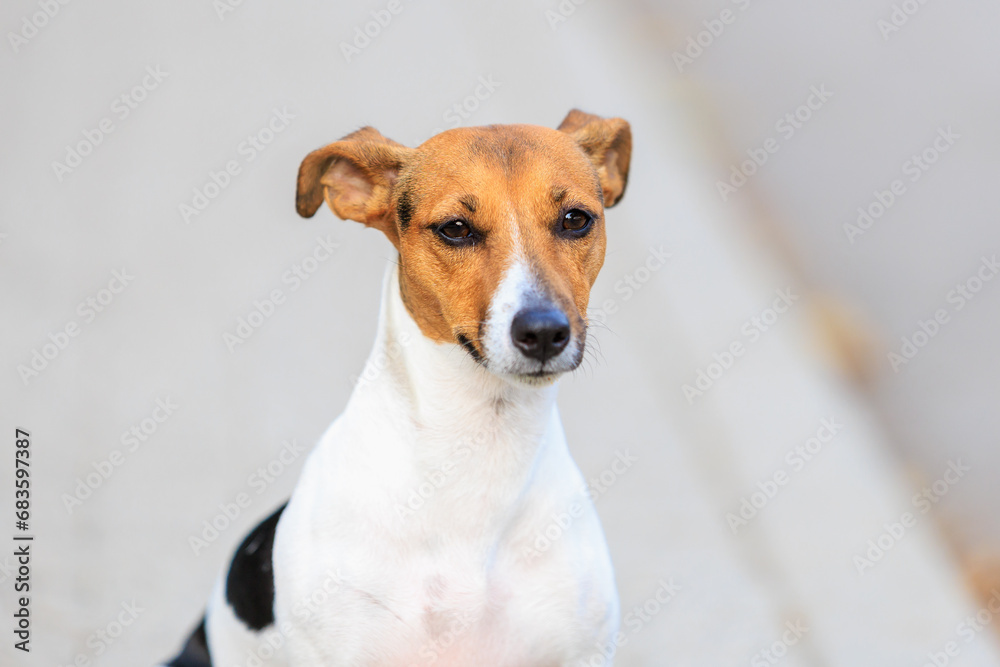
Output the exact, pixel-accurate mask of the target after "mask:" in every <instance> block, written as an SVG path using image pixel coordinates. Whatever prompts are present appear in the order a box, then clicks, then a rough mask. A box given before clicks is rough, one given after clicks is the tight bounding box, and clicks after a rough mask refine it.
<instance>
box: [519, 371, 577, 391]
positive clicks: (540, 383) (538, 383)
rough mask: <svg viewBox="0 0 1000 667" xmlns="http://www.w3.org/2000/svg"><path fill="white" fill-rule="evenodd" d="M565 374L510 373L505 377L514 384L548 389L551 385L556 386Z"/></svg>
mask: <svg viewBox="0 0 1000 667" xmlns="http://www.w3.org/2000/svg"><path fill="white" fill-rule="evenodd" d="M563 372H565V371H562V372H558V373H528V374H523V373H522V374H517V373H510V374H507V375H506V376H505V377H506V378H508V379H509V380H510V381H511V383H513V384H518V385H523V386H526V387H548V386H549V385H552V384H555V383H556V381H557V380H558V379H559V378H561V377H562V375H563Z"/></svg>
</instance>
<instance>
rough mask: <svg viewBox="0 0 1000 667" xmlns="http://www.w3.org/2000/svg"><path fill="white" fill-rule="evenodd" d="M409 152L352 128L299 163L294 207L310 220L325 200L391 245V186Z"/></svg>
mask: <svg viewBox="0 0 1000 667" xmlns="http://www.w3.org/2000/svg"><path fill="white" fill-rule="evenodd" d="M412 154H413V149H412V148H407V147H406V146H403V145H402V144H399V143H396V142H395V141H393V140H392V139H386V138H385V137H383V136H382V135H381V134H380V133H379V131H378V130H376V129H375V128H373V127H363V128H361V129H360V130H358V131H357V132H352V133H351V134H349V135H347V136H346V137H344V138H343V139H341V140H340V141H335V142H334V143H332V144H329V145H328V146H324V147H323V148H320V149H318V150H315V151H313V152H312V153H310V154H309V155H307V156H306V158H305V159H304V160H303V161H302V165H301V166H300V167H299V179H298V189H297V191H296V194H295V208H296V210H297V211H298V212H299V215H301V216H302V217H303V218H311V217H312V216H313V215H315V214H316V210H317V209H319V207H320V205H321V204H322V203H323V200H324V199H325V200H326V203H327V204H328V205H329V206H330V208H331V209H332V210H333V212H334V213H336V214H337V216H339V217H341V218H343V219H344V220H356V221H357V222H360V223H363V224H365V225H367V226H369V227H374V228H376V229H379V230H381V231H382V232H383V233H384V234H385V235H386V236H388V237H389V240H390V241H392V242H393V244H396V243H398V241H399V239H398V235H397V233H396V227H395V224H394V223H393V212H392V188H393V185H394V184H395V182H396V179H397V178H398V177H399V174H400V172H401V171H402V169H403V167H404V166H405V165H406V163H407V161H408V160H409V159H410V157H411V155H412Z"/></svg>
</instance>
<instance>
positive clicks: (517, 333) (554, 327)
mask: <svg viewBox="0 0 1000 667" xmlns="http://www.w3.org/2000/svg"><path fill="white" fill-rule="evenodd" d="M510 338H511V340H513V341H514V347H516V348H517V349H519V350H521V352H522V353H523V354H524V355H525V356H526V357H531V358H532V359H538V360H539V361H540V362H542V363H543V364H544V363H545V362H546V361H548V360H549V359H551V358H552V357H554V356H556V355H557V354H559V353H560V352H562V351H563V350H564V349H566V344H567V343H569V320H568V319H566V315H565V314H564V313H563V312H562V311H561V310H557V309H555V308H534V309H531V310H522V311H521V312H520V313H518V314H517V315H515V316H514V321H513V322H512V323H511V325H510Z"/></svg>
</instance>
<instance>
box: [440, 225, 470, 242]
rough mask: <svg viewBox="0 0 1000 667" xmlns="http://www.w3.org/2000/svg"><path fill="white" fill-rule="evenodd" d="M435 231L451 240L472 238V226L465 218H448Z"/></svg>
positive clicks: (460, 240)
mask: <svg viewBox="0 0 1000 667" xmlns="http://www.w3.org/2000/svg"><path fill="white" fill-rule="evenodd" d="M437 233H438V234H440V235H441V236H443V237H444V238H445V240H447V241H451V242H455V241H458V242H462V241H471V240H472V227H470V226H469V223H467V222H466V221H465V220H449V221H448V222H446V223H444V224H443V225H440V226H439V227H438V228H437Z"/></svg>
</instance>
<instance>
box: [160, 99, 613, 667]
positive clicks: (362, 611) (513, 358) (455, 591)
mask: <svg viewBox="0 0 1000 667" xmlns="http://www.w3.org/2000/svg"><path fill="white" fill-rule="evenodd" d="M631 151H632V135H631V129H630V126H629V124H628V123H627V122H626V121H624V120H622V119H620V118H601V117H598V116H594V115H591V114H588V113H584V112H582V111H579V110H577V109H574V110H572V111H571V112H570V113H569V114H568V115H567V116H566V118H565V120H563V122H562V123H561V124H560V125H559V127H558V129H555V130H553V129H550V128H544V127H538V126H533V125H490V126H485V127H470V128H456V129H451V130H447V131H445V132H442V133H440V134H437V135H435V136H434V137H432V138H431V139H429V140H427V141H426V142H425V143H423V144H422V145H420V146H419V147H417V148H407V147H405V146H403V145H401V144H399V143H396V142H395V141H392V140H390V139H387V138H385V137H384V136H382V135H381V134H380V133H379V132H378V131H377V130H375V129H374V128H371V127H365V128H362V129H360V130H358V131H356V132H353V133H352V134H349V135H347V136H346V137H344V138H343V139H341V140H339V141H336V142H334V143H332V144H329V145H328V146H325V147H324V148H320V149H318V150H316V151H313V152H312V153H310V154H309V155H307V156H306V157H305V159H304V160H303V162H302V165H301V167H300V169H299V174H298V188H297V194H296V208H297V210H298V213H299V214H300V215H301V216H303V217H306V218H309V217H312V216H313V215H314V214H315V213H316V211H317V210H318V209H319V208H320V206H321V205H322V203H323V201H324V200H325V201H326V203H327V204H328V205H329V207H330V208H331V209H332V210H333V212H334V213H335V214H336V215H337V216H339V217H340V218H343V219H346V220H354V221H357V222H360V223H362V224H364V225H366V226H368V227H372V228H374V229H377V230H379V231H381V232H382V233H383V234H385V236H386V237H387V238H388V239H389V241H390V242H391V243H392V244H393V246H394V247H395V249H396V250H397V252H398V262H396V263H393V264H391V265H390V267H389V270H388V272H387V274H386V278H385V280H384V284H383V287H382V304H381V312H380V316H379V325H378V334H377V337H376V340H375V344H374V348H373V350H372V353H371V356H370V358H369V360H368V362H367V364H366V367H365V371H364V373H363V374H362V376H361V378H360V380H359V381H358V383H357V385H356V387H355V389H354V392H353V394H352V395H351V398H350V400H349V401H348V403H347V406H346V408H345V409H344V412H343V414H341V416H340V417H339V418H337V419H336V420H335V421H334V422H333V424H332V425H331V426H330V427H329V428H328V430H327V431H326V432H325V434H324V435H323V436H322V438H321V439H320V441H319V443H318V444H317V446H316V447H315V449H314V450H313V451H312V452H311V453H310V454H309V456H308V459H307V461H306V463H305V466H304V468H303V471H302V475H301V478H300V479H299V481H298V484H297V486H296V488H295V490H294V492H293V494H292V496H291V499H290V500H289V501H288V503H287V504H286V505H284V506H282V507H281V508H279V509H278V510H277V511H276V512H275V513H274V514H273V515H271V516H270V517H268V518H267V519H265V520H264V521H263V522H261V523H260V525H258V526H257V527H256V528H255V529H254V530H253V531H252V532H251V533H250V534H249V536H247V538H246V539H245V540H244V541H243V543H242V544H241V545H240V546H239V548H238V549H237V550H236V552H235V555H234V556H233V558H232V559H231V561H230V562H229V564H228V567H227V569H226V570H225V571H224V573H223V575H222V576H221V577H220V578H219V580H218V582H217V584H216V586H215V589H214V591H213V593H212V596H211V600H210V602H209V604H208V608H207V611H206V614H205V617H204V619H203V621H202V623H201V625H200V626H199V627H198V629H197V630H196V631H195V632H194V634H193V635H191V638H190V639H189V640H188V643H187V645H186V646H185V648H184V651H183V652H182V653H181V655H180V656H178V657H177V658H176V659H175V660H174V661H173V662H172V663H170V664H171V665H174V666H175V667H205V666H206V665H216V667H235V666H236V665H244V666H250V667H252V666H254V665H258V664H267V665H275V666H276V667H285V666H288V667H319V666H320V665H322V666H324V667H347V666H362V665H364V666H373V665H379V666H385V667H396V666H399V667H408V666H411V665H413V666H415V665H430V664H434V665H440V666H441V667H445V666H459V665H460V666H462V667H469V666H483V665H488V666H490V667H507V666H510V667H513V666H517V667H526V666H537V667H556V666H569V665H574V666H575V665H590V666H593V665H610V664H611V657H610V654H612V653H613V651H609V650H608V647H609V646H612V645H613V644H614V642H615V641H617V640H616V634H617V633H618V616H619V603H618V595H617V590H616V587H615V579H614V572H613V569H612V564H611V559H610V556H609V553H608V548H607V544H606V541H605V538H604V533H603V530H602V527H601V525H600V522H599V520H598V517H597V514H596V512H595V510H594V507H593V503H592V498H591V497H590V495H589V493H588V490H587V485H586V483H585V481H584V479H583V476H582V475H581V473H580V471H579V469H578V468H577V467H576V464H575V463H574V462H573V459H572V458H571V456H570V453H569V450H568V448H567V445H566V440H565V436H564V433H563V427H562V423H561V421H560V418H559V414H558V410H557V407H556V381H557V380H558V378H559V377H560V376H561V375H562V374H564V373H568V372H570V371H573V370H574V369H576V368H577V367H578V366H579V365H580V363H581V360H582V359H583V355H584V350H585V344H586V337H587V318H586V312H587V303H588V300H589V295H590V289H591V286H592V285H593V284H594V281H595V280H596V278H597V275H598V272H599V271H600V269H601V266H602V264H603V262H604V253H605V246H606V233H605V216H604V210H605V209H606V208H609V207H611V206H614V205H615V204H617V203H618V202H619V201H620V200H621V197H622V194H623V193H624V191H625V185H626V183H627V180H628V172H629V163H630V157H631Z"/></svg>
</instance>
